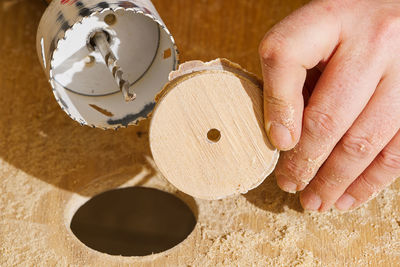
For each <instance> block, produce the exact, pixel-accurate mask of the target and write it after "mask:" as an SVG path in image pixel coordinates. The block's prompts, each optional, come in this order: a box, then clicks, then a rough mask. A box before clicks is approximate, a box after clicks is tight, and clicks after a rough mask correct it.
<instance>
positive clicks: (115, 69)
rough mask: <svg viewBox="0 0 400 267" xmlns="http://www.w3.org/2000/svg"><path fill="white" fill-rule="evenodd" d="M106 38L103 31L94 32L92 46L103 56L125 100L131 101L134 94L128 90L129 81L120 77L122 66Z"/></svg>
mask: <svg viewBox="0 0 400 267" xmlns="http://www.w3.org/2000/svg"><path fill="white" fill-rule="evenodd" d="M107 39H108V38H107V35H106V33H105V32H103V31H98V32H96V33H95V34H94V36H93V37H92V40H93V43H94V48H95V49H98V50H99V51H100V53H101V55H102V56H103V59H104V62H105V63H106V65H107V67H108V69H109V70H110V72H111V74H112V76H113V77H114V80H115V82H116V83H117V85H118V87H119V89H120V90H121V92H122V94H123V95H124V98H125V101H126V102H129V101H132V100H134V99H135V98H136V94H135V93H131V92H129V85H130V82H129V81H126V80H124V78H123V77H122V76H123V74H124V73H123V71H122V68H121V67H120V66H118V60H117V58H116V57H115V55H114V53H113V51H112V50H111V47H110V44H109V41H108V40H107Z"/></svg>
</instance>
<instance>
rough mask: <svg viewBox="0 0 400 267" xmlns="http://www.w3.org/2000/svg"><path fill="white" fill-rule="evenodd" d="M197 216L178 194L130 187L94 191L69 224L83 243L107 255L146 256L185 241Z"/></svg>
mask: <svg viewBox="0 0 400 267" xmlns="http://www.w3.org/2000/svg"><path fill="white" fill-rule="evenodd" d="M195 225H196V218H195V216H194V214H193V212H192V210H191V209H190V208H189V207H188V206H187V205H186V203H184V202H183V201H182V200H181V199H179V198H178V197H176V196H174V195H172V194H170V193H167V192H164V191H161V190H158V189H153V188H146V187H129V188H123V189H115V190H111V191H107V192H105V193H102V194H100V195H97V196H95V197H93V198H92V199H90V200H89V201H87V202H86V203H85V204H83V205H82V206H81V207H80V208H79V209H78V210H77V211H76V213H75V214H74V216H73V218H72V221H71V224H70V227H71V230H72V232H73V233H74V235H75V236H76V237H77V238H78V239H79V240H80V241H81V242H82V243H84V244H85V245H86V246H88V247H90V248H92V249H94V250H97V251H100V252H103V253H107V254H110V255H121V256H146V255H151V254H154V253H160V252H163V251H166V250H168V249H170V248H172V247H174V246H176V245H178V244H179V243H181V242H182V241H184V240H185V239H186V238H187V237H188V236H189V234H190V233H191V232H192V231H193V229H194V227H195Z"/></svg>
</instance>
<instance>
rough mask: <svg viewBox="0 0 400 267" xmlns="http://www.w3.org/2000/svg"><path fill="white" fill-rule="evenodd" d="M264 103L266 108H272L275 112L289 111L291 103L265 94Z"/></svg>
mask: <svg viewBox="0 0 400 267" xmlns="http://www.w3.org/2000/svg"><path fill="white" fill-rule="evenodd" d="M264 101H265V104H266V107H268V108H272V109H274V110H275V111H276V110H278V111H279V110H282V109H284V110H286V109H290V108H291V107H292V105H291V103H290V102H289V101H287V100H285V99H284V98H283V97H279V96H273V95H269V94H265V97H264Z"/></svg>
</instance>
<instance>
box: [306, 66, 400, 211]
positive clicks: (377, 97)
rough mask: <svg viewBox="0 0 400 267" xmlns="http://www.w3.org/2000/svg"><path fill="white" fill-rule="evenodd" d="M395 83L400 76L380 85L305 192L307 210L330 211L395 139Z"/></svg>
mask: <svg viewBox="0 0 400 267" xmlns="http://www.w3.org/2000/svg"><path fill="white" fill-rule="evenodd" d="M395 79H398V78H397V74H396V75H392V76H391V77H386V78H384V79H383V80H382V81H381V82H380V84H379V86H378V88H377V89H376V91H375V93H374V95H373V97H372V98H371V100H370V101H369V103H368V105H367V107H366V108H365V109H364V110H363V112H362V113H361V115H360V116H359V117H358V118H357V120H356V121H355V122H354V124H353V125H352V127H351V128H350V129H349V130H348V132H347V133H346V134H345V135H344V136H343V138H342V139H341V140H340V142H339V143H338V144H337V145H336V146H335V148H334V150H333V151H332V153H331V154H330V156H329V158H328V159H327V161H326V162H325V163H324V165H323V166H322V167H321V168H320V170H319V171H318V173H317V175H316V177H315V178H314V179H313V180H312V181H311V183H310V184H309V185H308V186H307V188H306V189H305V190H304V191H303V192H302V194H301V197H300V201H301V203H302V205H303V207H304V208H305V209H310V210H320V211H325V210H327V209H329V208H330V207H331V206H332V205H333V204H334V203H335V202H336V201H337V200H338V198H339V197H340V196H341V195H342V194H343V193H344V191H345V190H346V188H347V187H348V186H349V185H350V184H351V183H352V182H353V181H354V180H355V178H356V177H358V176H359V175H360V174H361V173H362V172H363V171H364V170H365V169H366V168H367V167H368V166H369V165H370V164H371V162H372V161H373V160H374V158H375V157H376V156H377V155H378V154H379V152H380V151H381V150H382V149H383V148H384V147H385V146H386V144H388V143H389V142H390V140H391V139H392V138H393V137H394V136H395V134H396V133H397V131H398V130H399V126H400V116H399V115H397V114H398V110H399V109H400V90H399V89H398V88H400V87H398V85H400V84H396V83H394V80H395ZM346 201H348V200H346Z"/></svg>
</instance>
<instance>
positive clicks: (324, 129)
mask: <svg viewBox="0 0 400 267" xmlns="http://www.w3.org/2000/svg"><path fill="white" fill-rule="evenodd" d="M336 129H337V122H336V121H335V120H334V119H333V118H332V116H331V115H329V114H328V113H325V112H321V111H318V110H314V109H310V108H308V109H306V111H305V113H304V131H306V132H307V133H308V134H310V135H311V136H312V137H314V138H321V137H331V136H332V135H333V134H334V133H335V131H336Z"/></svg>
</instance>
